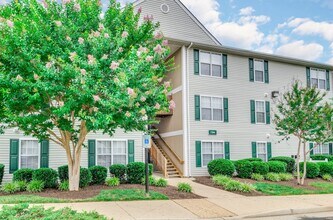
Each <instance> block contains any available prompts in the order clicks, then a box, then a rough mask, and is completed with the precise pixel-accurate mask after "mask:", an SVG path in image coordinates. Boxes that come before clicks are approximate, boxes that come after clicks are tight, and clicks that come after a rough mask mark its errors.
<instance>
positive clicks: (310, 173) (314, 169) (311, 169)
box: [299, 162, 320, 179]
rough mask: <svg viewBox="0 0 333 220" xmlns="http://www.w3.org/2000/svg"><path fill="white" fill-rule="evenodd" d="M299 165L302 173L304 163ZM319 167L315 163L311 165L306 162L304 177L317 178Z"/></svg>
mask: <svg viewBox="0 0 333 220" xmlns="http://www.w3.org/2000/svg"><path fill="white" fill-rule="evenodd" d="M299 165H300V171H301V172H302V173H304V169H303V166H304V162H301V163H299ZM319 172H320V170H319V165H318V164H317V163H313V162H307V163H306V177H307V178H310V179H313V178H316V177H318V176H319Z"/></svg>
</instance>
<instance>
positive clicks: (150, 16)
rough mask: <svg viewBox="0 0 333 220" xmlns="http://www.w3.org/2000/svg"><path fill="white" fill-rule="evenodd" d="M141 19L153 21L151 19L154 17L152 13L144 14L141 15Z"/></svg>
mask: <svg viewBox="0 0 333 220" xmlns="http://www.w3.org/2000/svg"><path fill="white" fill-rule="evenodd" d="M143 20H144V21H153V20H154V17H153V15H145V16H144V17H143Z"/></svg>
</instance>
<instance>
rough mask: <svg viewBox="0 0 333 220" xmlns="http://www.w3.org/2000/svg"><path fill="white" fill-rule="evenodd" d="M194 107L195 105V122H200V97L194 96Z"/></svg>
mask: <svg viewBox="0 0 333 220" xmlns="http://www.w3.org/2000/svg"><path fill="white" fill-rule="evenodd" d="M194 105H195V120H196V121H200V96H199V95H195V96H194Z"/></svg>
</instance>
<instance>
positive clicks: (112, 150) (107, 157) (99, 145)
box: [96, 140, 127, 167]
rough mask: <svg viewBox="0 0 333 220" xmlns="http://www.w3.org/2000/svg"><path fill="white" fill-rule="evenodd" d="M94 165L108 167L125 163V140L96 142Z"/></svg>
mask: <svg viewBox="0 0 333 220" xmlns="http://www.w3.org/2000/svg"><path fill="white" fill-rule="evenodd" d="M96 149H97V150H96V152H97V153H96V164H97V165H99V166H104V167H109V166H111V165H112V164H126V163H127V141H126V140H96Z"/></svg>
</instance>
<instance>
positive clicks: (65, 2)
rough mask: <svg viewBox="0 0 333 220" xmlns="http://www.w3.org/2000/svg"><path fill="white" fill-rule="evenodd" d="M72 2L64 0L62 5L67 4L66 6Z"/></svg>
mask: <svg viewBox="0 0 333 220" xmlns="http://www.w3.org/2000/svg"><path fill="white" fill-rule="evenodd" d="M70 2H71V0H63V1H62V3H63V4H65V5H66V4H68V3H70Z"/></svg>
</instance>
